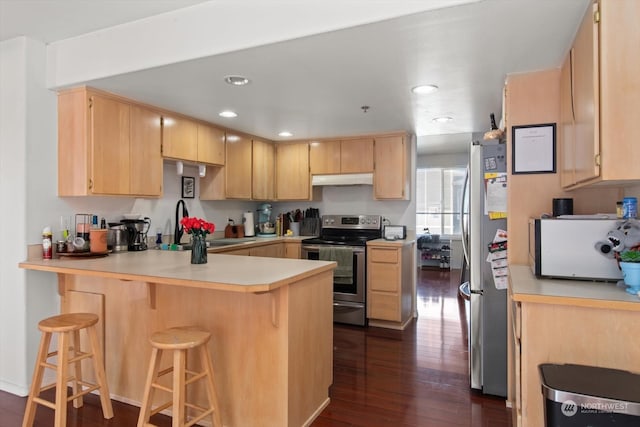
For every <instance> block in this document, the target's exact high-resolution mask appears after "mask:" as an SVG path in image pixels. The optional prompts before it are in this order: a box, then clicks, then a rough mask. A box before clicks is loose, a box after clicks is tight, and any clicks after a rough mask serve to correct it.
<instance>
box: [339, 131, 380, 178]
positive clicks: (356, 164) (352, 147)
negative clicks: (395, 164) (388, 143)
mask: <svg viewBox="0 0 640 427" xmlns="http://www.w3.org/2000/svg"><path fill="white" fill-rule="evenodd" d="M368 172H373V138H358V139H346V140H342V141H341V143H340V173H368Z"/></svg>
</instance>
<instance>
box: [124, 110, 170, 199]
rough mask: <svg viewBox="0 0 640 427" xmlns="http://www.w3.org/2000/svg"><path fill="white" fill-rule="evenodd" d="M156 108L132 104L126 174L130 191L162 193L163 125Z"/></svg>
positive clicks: (142, 193)
mask: <svg viewBox="0 0 640 427" xmlns="http://www.w3.org/2000/svg"><path fill="white" fill-rule="evenodd" d="M160 123H161V115H160V113H158V112H157V111H153V110H150V109H147V108H143V107H139V106H137V105H132V106H131V142H130V149H129V159H130V165H129V176H130V186H131V189H130V191H131V194H132V195H139V196H160V195H162V154H161V144H162V127H161V124H160Z"/></svg>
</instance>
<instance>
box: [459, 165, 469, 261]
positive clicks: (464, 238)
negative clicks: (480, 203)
mask: <svg viewBox="0 0 640 427" xmlns="http://www.w3.org/2000/svg"><path fill="white" fill-rule="evenodd" d="M468 185H469V165H467V170H466V172H465V175H464V185H463V186H462V200H461V201H460V211H461V212H460V213H461V216H462V217H461V221H460V227H461V228H462V252H463V254H464V260H465V262H466V264H467V265H471V263H470V262H469V261H470V260H469V248H467V245H468V244H469V243H468V241H467V239H468V238H469V236H468V232H469V231H468V230H467V229H466V228H465V225H464V224H465V220H464V217H465V211H464V208H465V200H466V198H467V187H468Z"/></svg>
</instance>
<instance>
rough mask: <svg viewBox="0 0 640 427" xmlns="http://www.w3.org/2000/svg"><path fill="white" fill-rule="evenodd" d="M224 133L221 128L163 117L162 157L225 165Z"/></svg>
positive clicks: (186, 119)
mask: <svg viewBox="0 0 640 427" xmlns="http://www.w3.org/2000/svg"><path fill="white" fill-rule="evenodd" d="M224 141H225V133H224V131H223V130H222V129H218V128H216V127H213V126H210V125H207V124H205V123H200V122H196V121H194V120H189V119H188V118H186V117H182V116H179V115H171V114H168V113H167V114H165V115H164V117H163V123H162V156H163V157H165V158H168V159H174V160H184V161H187V162H194V163H203V164H208V165H219V166H220V165H224V158H225V151H224Z"/></svg>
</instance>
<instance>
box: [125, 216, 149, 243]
mask: <svg viewBox="0 0 640 427" xmlns="http://www.w3.org/2000/svg"><path fill="white" fill-rule="evenodd" d="M122 223H123V224H124V225H125V226H126V227H127V231H128V232H129V246H128V249H129V250H130V251H146V250H147V233H148V232H149V228H150V227H151V220H150V219H149V218H144V219H123V220H122Z"/></svg>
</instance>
